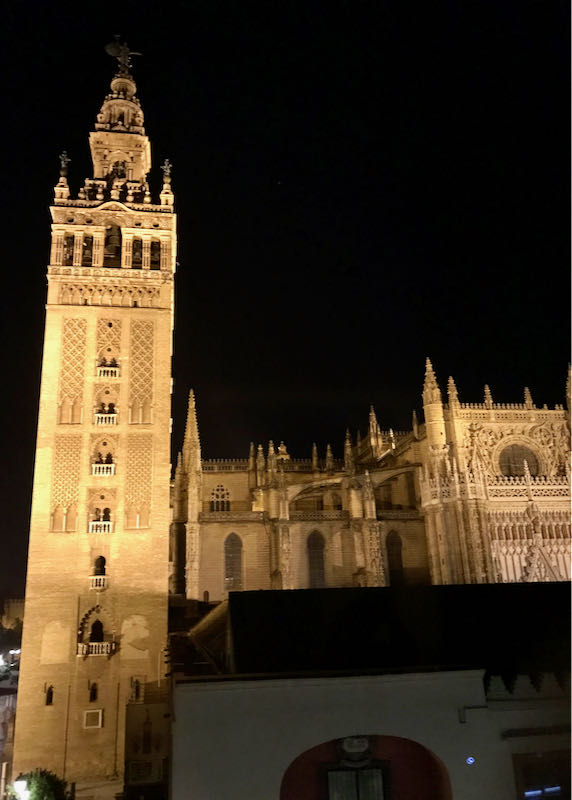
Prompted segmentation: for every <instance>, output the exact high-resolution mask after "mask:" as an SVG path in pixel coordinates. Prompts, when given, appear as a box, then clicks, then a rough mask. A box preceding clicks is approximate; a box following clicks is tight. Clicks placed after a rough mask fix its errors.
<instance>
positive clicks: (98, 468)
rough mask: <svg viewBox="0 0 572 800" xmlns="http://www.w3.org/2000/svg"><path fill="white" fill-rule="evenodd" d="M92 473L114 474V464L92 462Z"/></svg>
mask: <svg viewBox="0 0 572 800" xmlns="http://www.w3.org/2000/svg"><path fill="white" fill-rule="evenodd" d="M91 474H92V475H115V464H92V465H91Z"/></svg>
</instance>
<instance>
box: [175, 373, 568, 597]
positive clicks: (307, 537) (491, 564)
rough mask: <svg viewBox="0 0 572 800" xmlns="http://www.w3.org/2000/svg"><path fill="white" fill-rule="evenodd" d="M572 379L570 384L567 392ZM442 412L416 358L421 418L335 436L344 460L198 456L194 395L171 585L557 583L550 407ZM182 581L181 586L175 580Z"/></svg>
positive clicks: (554, 428)
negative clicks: (403, 425) (400, 427)
mask: <svg viewBox="0 0 572 800" xmlns="http://www.w3.org/2000/svg"><path fill="white" fill-rule="evenodd" d="M569 390H570V384H569V383H568V395H569ZM447 399H448V403H444V402H443V399H442V395H441V390H440V388H439V385H438V383H437V379H436V376H435V372H434V370H433V366H432V364H431V362H430V361H429V359H427V364H426V374H425V382H424V386H423V408H424V415H425V423H424V424H419V423H418V422H417V420H416V418H415V417H414V419H413V426H412V430H411V431H403V432H398V431H392V430H391V429H390V430H387V431H383V430H381V428H380V426H379V423H378V421H377V418H376V415H375V412H374V410H373V409H371V410H370V415H369V428H368V433H367V436H365V437H364V438H362V439H360V438H359V437H358V438H357V439H352V438H351V436H350V434H349V432H348V433H347V434H346V438H345V442H344V447H343V453H344V457H343V459H337V458H334V457H333V454H332V450H331V448H330V446H329V445H328V448H327V451H326V453H325V458H323V459H321V458H319V457H318V453H317V451H316V448H315V446H314V449H313V453H312V458H311V459H308V460H303V459H294V458H291V457H290V455H289V454H288V452H287V449H286V447H285V446H284V445H283V444H281V445H280V447H278V448H276V447H275V446H274V444H273V443H272V442H270V444H269V446H268V449H267V450H266V451H264V450H263V448H262V446H261V445H259V446H258V448H257V449H256V448H255V447H254V446H253V445H252V446H251V451H250V456H249V458H248V459H245V460H243V461H241V460H217V461H208V460H207V461H205V460H201V453H200V441H199V433H198V423H197V413H196V408H195V398H194V396H192V395H191V398H190V403H189V412H188V421H187V430H186V434H185V442H184V446H183V450H182V453H181V455H180V457H179V461H178V465H177V469H176V473H175V481H174V500H173V520H174V524H173V526H172V540H173V542H172V547H171V552H172V553H173V554H174V557H173V561H172V565H171V588H172V590H174V591H179V592H180V591H182V590H183V586H185V588H186V593H187V596H188V597H191V598H199V599H203V598H204V597H206V596H208V598H209V599H210V600H211V601H212V600H221V599H223V598H224V597H225V596H226V595H227V593H228V591H230V590H237V589H246V590H249V589H250V590H252V589H271V588H272V589H303V588H307V587H323V586H325V587H347V586H386V585H390V584H395V583H400V584H407V583H410V584H413V583H433V584H451V583H461V584H462V583H497V582H502V583H504V582H521V581H563V580H570V467H569V463H570V462H569V459H570V426H569V425H570V423H569V419H570V418H569V414H568V413H567V412H566V411H565V409H564V408H563V406H557V407H556V408H554V409H548V408H547V407H546V406H544V407H542V408H538V407H537V406H536V405H535V404H534V402H533V400H532V397H531V395H530V392H529V391H528V389H525V391H524V402H523V403H514V404H502V403H495V402H493V399H492V396H491V392H490V389H489V387H488V386H487V387H485V397H484V402H482V403H463V402H460V401H459V397H458V394H457V389H456V386H455V383H454V381H453V379H452V378H449V383H448V398H447ZM185 578H186V580H185Z"/></svg>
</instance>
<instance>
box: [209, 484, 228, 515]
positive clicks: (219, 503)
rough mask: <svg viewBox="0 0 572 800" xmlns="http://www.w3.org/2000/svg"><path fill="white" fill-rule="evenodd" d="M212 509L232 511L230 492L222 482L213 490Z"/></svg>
mask: <svg viewBox="0 0 572 800" xmlns="http://www.w3.org/2000/svg"><path fill="white" fill-rule="evenodd" d="M210 510H211V511H230V492H229V490H228V489H226V488H225V487H224V486H223V485H222V484H221V483H219V484H218V486H215V488H214V489H213V490H212V492H211V502H210Z"/></svg>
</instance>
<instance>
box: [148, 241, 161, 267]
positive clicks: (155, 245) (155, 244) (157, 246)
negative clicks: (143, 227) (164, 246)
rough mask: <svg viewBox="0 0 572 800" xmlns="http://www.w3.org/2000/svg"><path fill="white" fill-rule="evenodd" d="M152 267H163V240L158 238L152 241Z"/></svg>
mask: <svg viewBox="0 0 572 800" xmlns="http://www.w3.org/2000/svg"><path fill="white" fill-rule="evenodd" d="M149 266H150V267H151V269H161V242H160V241H158V240H157V239H153V240H152V241H151V263H150V265H149Z"/></svg>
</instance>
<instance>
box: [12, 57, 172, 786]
mask: <svg viewBox="0 0 572 800" xmlns="http://www.w3.org/2000/svg"><path fill="white" fill-rule="evenodd" d="M108 52H110V53H111V54H112V55H114V56H115V57H116V58H117V60H118V62H119V63H118V71H117V73H116V75H115V77H114V78H113V80H112V81H111V91H110V93H109V94H108V95H107V97H106V98H105V100H104V103H103V105H102V107H101V111H100V113H99V114H98V115H97V123H96V125H95V130H94V131H93V132H92V133H91V134H90V149H91V156H92V160H93V178H89V179H87V180H86V181H85V185H84V186H83V187H82V188H81V189H80V190H79V193H78V197H77V198H75V199H72V198H71V196H70V189H69V187H68V181H67V164H68V159H67V156H66V155H65V154H63V155H62V157H61V174H60V179H59V182H58V184H57V186H56V188H55V200H54V205H53V207H52V208H51V214H52V220H53V224H52V248H51V256H50V263H49V266H48V299H47V306H46V328H45V338H44V356H43V366H42V383H41V394H40V409H39V421H38V435H37V450H36V463H35V475H34V488H33V500H32V513H31V528H30V547H29V559H28V577H27V587H26V610H25V625H24V639H23V646H22V655H23V657H22V669H21V677H20V691H19V695H18V714H17V723H16V741H15V766H14V769H15V773H14V774H15V775H16V774H18V772H27V771H29V770H32V769H36V768H38V767H42V768H45V769H49V770H51V771H53V772H55V773H56V774H57V775H59V776H60V777H63V778H65V779H66V780H67V781H69V782H75V783H76V794H77V796H78V797H82V796H83V797H90V798H100V797H101V798H103V797H109V798H111V797H113V796H114V795H115V794H116V793H118V792H121V791H122V790H123V785H124V778H126V779H127V781H128V782H129V780H130V778H129V775H127V776H125V774H124V773H125V762H126V750H125V741H126V718H128V717H129V719H130V720H131V722H130V726H132V725H133V724H134V725H135V728H134V729H133V730H131V727H130V732H129V737H128V738H129V739H130V740H131V743H132V744H133V747H134V752H136V753H139V755H138V756H137V758H138V761H137V762H136V763H135V766H134V768H133V774H134V775H135V778H134V780H135V781H136V782H137V780H139V782H142V783H157V782H160V780H161V777H162V775H161V772H162V769H163V763H162V762H163V756H164V752H163V751H164V748H165V747H166V746H167V742H166V734H165V731H164V730H163V729H162V728H161V725H163V726H164V724H165V723H164V722H163V721H162V720H163V719H164V713H162V712H164V710H165V709H164V708H163V707H162V706H161V703H162V702H163V700H164V699H165V698H164V692H165V680H164V659H163V648H164V647H165V645H166V639H167V592H168V559H169V554H168V530H169V479H170V450H169V439H170V414H171V398H170V394H171V352H172V332H173V276H174V271H175V264H176V261H175V258H176V228H175V214H174V212H173V200H174V198H173V193H172V191H171V185H170V184H171V178H170V164H169V163H168V162H166V163H165V164H164V166H163V174H164V180H163V189H162V191H161V193H160V198H159V202H153V200H152V198H151V194H150V191H149V184H148V183H147V175H148V172H149V170H150V168H151V148H150V143H149V139H148V137H147V136H146V134H145V129H144V127H143V112H142V110H141V105H140V103H139V100H138V98H137V96H136V86H135V82H134V80H133V77H132V75H131V71H130V61H129V50H128V48H127V46H126V45H121V44H119V43H118V42H115V43H114V44H113V45H111V46H110V48H108ZM134 706H137V709H138V711H137V713H135V714H133V713H130V711H129V709H130V708H132V707H134ZM133 721H134V722H133ZM137 726H139V727H140V728H141V730H138V728H137ZM163 738H164V739H165V741H164V742H162V739H163ZM137 742H139V744H136V743H137ZM146 742H147V745H148V746H146ZM150 742H153V746H152V747H151V745H150ZM134 743H135V744H134ZM129 746H130V745H129V744H128V748H129ZM129 758H130V756H129V755H127V766H128V769H129V767H130V766H133V765H130V763H129ZM141 794H144V792H141Z"/></svg>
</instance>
